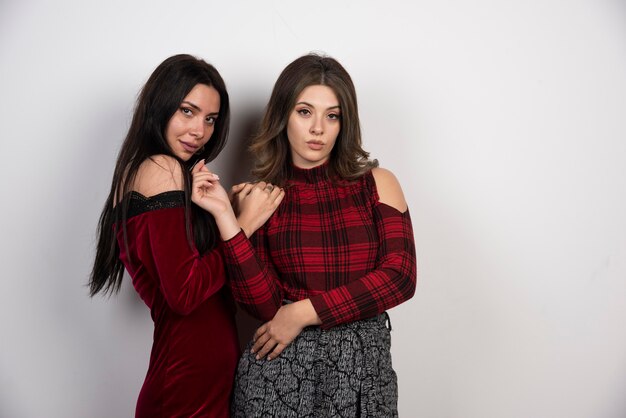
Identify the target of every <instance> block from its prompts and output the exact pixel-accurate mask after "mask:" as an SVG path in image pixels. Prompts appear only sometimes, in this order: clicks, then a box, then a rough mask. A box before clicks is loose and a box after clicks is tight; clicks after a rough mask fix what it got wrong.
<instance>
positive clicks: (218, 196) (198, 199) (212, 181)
mask: <svg viewBox="0 0 626 418" xmlns="http://www.w3.org/2000/svg"><path fill="white" fill-rule="evenodd" d="M191 175H192V184H191V201H192V202H193V203H195V204H196V205H198V206H200V207H201V208H202V209H204V210H206V211H207V212H209V213H210V214H211V215H213V217H214V218H215V223H216V224H217V227H218V229H219V230H220V236H221V237H222V239H223V240H229V239H231V238H232V237H234V236H235V235H237V233H239V231H240V230H241V228H240V227H239V224H238V223H237V218H236V217H235V213H234V212H233V208H232V206H231V204H230V199H229V197H228V193H226V190H224V188H223V187H222V185H221V184H220V182H219V179H220V178H219V177H218V176H217V175H216V174H213V173H211V172H210V171H209V169H208V168H207V167H206V165H204V160H201V161H199V162H198V163H196V165H194V166H193V168H192V170H191Z"/></svg>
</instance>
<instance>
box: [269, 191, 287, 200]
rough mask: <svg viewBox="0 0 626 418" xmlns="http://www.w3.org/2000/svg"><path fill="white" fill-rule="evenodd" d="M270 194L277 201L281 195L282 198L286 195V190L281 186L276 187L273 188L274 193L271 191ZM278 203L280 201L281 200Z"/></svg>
mask: <svg viewBox="0 0 626 418" xmlns="http://www.w3.org/2000/svg"><path fill="white" fill-rule="evenodd" d="M270 195H271V197H272V200H274V202H276V199H278V198H279V197H280V199H281V200H282V198H283V197H284V196H285V191H284V190H283V189H281V188H280V187H275V188H274V190H272V193H270ZM278 203H280V201H279V202H278Z"/></svg>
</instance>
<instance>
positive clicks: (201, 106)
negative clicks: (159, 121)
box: [165, 84, 220, 161]
mask: <svg viewBox="0 0 626 418" xmlns="http://www.w3.org/2000/svg"><path fill="white" fill-rule="evenodd" d="M219 111H220V94H219V93H218V92H217V90H215V88H214V87H210V86H207V85H206V84H196V85H195V86H194V88H193V89H191V91H190V92H189V94H187V96H185V98H184V99H183V101H182V102H181V104H180V106H179V107H178V110H176V112H175V113H174V115H173V116H172V117H171V119H170V120H169V122H168V123H167V128H166V129H165V138H166V140H167V144H168V145H169V146H170V148H171V150H172V152H173V153H174V154H175V155H176V156H177V157H178V158H180V159H181V160H183V161H187V160H189V159H190V158H191V157H192V156H193V155H194V154H195V153H196V152H198V150H199V149H200V148H202V147H203V146H204V144H206V143H207V142H209V139H210V138H211V135H212V134H213V130H214V129H215V120H216V119H217V116H218V114H219Z"/></svg>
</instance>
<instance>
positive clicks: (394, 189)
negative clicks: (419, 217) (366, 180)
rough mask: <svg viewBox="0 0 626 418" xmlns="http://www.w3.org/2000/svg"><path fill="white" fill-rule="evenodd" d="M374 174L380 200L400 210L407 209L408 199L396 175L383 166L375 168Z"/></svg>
mask: <svg viewBox="0 0 626 418" xmlns="http://www.w3.org/2000/svg"><path fill="white" fill-rule="evenodd" d="M372 175H373V176H374V181H375V182H376V189H377V190H378V197H379V200H380V202H382V203H385V204H386V205H389V206H391V207H394V208H396V209H397V210H399V211H400V212H404V211H406V209H407V204H406V199H405V198H404V193H403V192H402V187H400V182H398V179H397V178H396V176H394V174H393V173H392V172H391V171H389V170H387V169H384V168H381V167H376V168H373V169H372Z"/></svg>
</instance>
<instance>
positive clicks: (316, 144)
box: [306, 141, 324, 151]
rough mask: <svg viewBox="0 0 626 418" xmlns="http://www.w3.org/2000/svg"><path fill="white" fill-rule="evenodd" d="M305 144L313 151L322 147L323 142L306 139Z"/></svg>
mask: <svg viewBox="0 0 626 418" xmlns="http://www.w3.org/2000/svg"><path fill="white" fill-rule="evenodd" d="M306 144H307V146H308V147H309V148H310V149H312V150H314V151H319V150H321V149H322V148H324V143H323V142H321V141H307V142H306Z"/></svg>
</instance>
